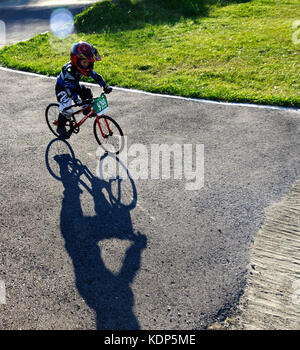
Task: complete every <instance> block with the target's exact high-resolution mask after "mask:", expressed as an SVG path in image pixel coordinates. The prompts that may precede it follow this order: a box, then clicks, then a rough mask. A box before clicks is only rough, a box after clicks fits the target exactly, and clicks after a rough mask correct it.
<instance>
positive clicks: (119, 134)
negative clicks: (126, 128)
mask: <svg viewBox="0 0 300 350" xmlns="http://www.w3.org/2000/svg"><path fill="white" fill-rule="evenodd" d="M105 119H106V120H107V121H109V124H110V125H109V126H110V127H113V126H114V127H115V128H114V130H115V131H114V134H115V133H117V135H115V137H116V136H117V137H119V142H118V146H117V147H114V146H113V148H114V150H112V147H111V146H107V145H108V144H109V145H111V144H110V143H105V140H107V139H108V138H110V137H111V136H113V135H110V136H108V137H107V139H105V138H103V137H102V135H101V132H100V129H99V126H98V122H97V118H96V119H95V121H94V136H95V139H96V141H97V142H98V144H99V145H100V146H101V147H102V148H103V149H104V151H105V152H106V153H109V154H114V155H116V154H119V153H120V152H121V151H122V150H123V148H124V145H125V140H124V134H123V131H122V129H121V127H120V126H119V124H118V123H117V122H116V121H115V120H114V119H113V118H111V117H109V116H107V115H102V116H101V117H99V122H100V123H101V122H102V121H104V120H105ZM102 124H103V123H102ZM98 134H99V136H98ZM106 135H107V132H106ZM114 140H116V139H114Z"/></svg>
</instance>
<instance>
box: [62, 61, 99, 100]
mask: <svg viewBox="0 0 300 350" xmlns="http://www.w3.org/2000/svg"><path fill="white" fill-rule="evenodd" d="M81 77H82V73H81V72H79V71H78V70H77V69H76V68H74V66H73V65H72V64H71V62H68V63H66V64H65V65H64V66H63V67H62V71H61V72H60V74H59V76H58V77H57V83H56V85H57V88H58V89H59V90H65V91H66V92H67V94H68V96H69V97H71V98H72V99H73V100H75V99H77V98H78V91H79V90H80V85H79V81H80V79H81ZM91 77H92V78H93V79H94V80H95V82H96V83H97V84H99V85H100V86H101V87H102V86H104V85H106V83H105V81H104V80H103V78H102V76H101V75H99V74H97V73H96V72H95V71H93V72H92V74H91Z"/></svg>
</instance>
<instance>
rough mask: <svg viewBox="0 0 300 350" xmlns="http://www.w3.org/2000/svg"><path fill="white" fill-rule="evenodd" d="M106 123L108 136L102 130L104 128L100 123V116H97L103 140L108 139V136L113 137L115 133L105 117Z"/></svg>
mask: <svg viewBox="0 0 300 350" xmlns="http://www.w3.org/2000/svg"><path fill="white" fill-rule="evenodd" d="M104 121H105V124H106V127H107V130H108V135H106V134H105V133H104V132H103V129H102V126H101V123H100V120H99V116H98V115H97V124H98V126H99V129H100V132H101V135H102V137H103V138H105V139H106V138H108V136H112V135H113V132H112V131H111V129H110V127H109V124H108V121H107V119H106V118H105V117H104Z"/></svg>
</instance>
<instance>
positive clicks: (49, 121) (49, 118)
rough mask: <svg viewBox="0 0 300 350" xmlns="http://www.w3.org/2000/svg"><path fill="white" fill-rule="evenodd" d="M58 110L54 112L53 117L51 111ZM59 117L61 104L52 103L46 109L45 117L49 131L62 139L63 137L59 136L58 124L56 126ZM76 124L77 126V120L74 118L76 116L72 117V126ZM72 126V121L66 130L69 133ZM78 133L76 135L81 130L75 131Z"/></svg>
mask: <svg viewBox="0 0 300 350" xmlns="http://www.w3.org/2000/svg"><path fill="white" fill-rule="evenodd" d="M53 107H55V108H56V109H57V111H54V115H51V116H50V113H49V111H50V110H51V108H52V110H53V109H55V108H53ZM56 115H57V118H56ZM58 115H59V104H58V103H50V104H49V105H48V107H47V108H46V111H45V117H46V122H47V125H48V127H49V129H50V130H51V132H52V133H53V134H54V135H55V136H56V137H58V138H61V136H60V135H59V134H58V132H57V131H56V129H57V124H54V122H55V121H57V120H58ZM73 123H75V124H76V119H75V118H74V115H72V124H73ZM72 124H71V121H70V122H69V124H68V125H66V129H67V131H69V130H70V129H71V128H72V126H71V125H72ZM75 130H76V132H75V133H78V132H79V128H78V129H75Z"/></svg>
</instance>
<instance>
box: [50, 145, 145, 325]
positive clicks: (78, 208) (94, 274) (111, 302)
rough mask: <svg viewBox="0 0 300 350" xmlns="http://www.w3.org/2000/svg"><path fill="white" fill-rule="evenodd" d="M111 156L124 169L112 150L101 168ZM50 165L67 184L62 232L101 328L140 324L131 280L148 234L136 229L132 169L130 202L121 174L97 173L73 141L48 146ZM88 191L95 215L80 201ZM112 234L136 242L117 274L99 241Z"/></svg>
mask: <svg viewBox="0 0 300 350" xmlns="http://www.w3.org/2000/svg"><path fill="white" fill-rule="evenodd" d="M55 144H56V145H57V144H60V145H63V146H64V151H62V152H57V151H55V150H54V152H53V151H52V152H51V148H53V146H54V145H55ZM54 149H55V147H54ZM108 158H110V161H114V162H117V163H118V165H119V166H121V167H123V168H125V167H124V165H123V164H122V162H121V161H120V160H119V159H118V158H115V157H111V156H108V155H104V156H102V157H101V158H100V167H101V163H102V164H103V163H104V162H105V161H106V160H107V159H108ZM46 166H47V168H48V171H49V172H50V174H51V175H52V176H54V177H55V178H56V179H57V180H60V181H61V183H62V185H63V199H62V205H61V212H60V229H61V234H62V236H63V238H64V241H65V248H66V250H67V252H68V254H69V256H70V257H71V259H72V263H73V267H74V273H75V280H76V287H77V289H78V291H79V293H80V295H81V297H82V298H83V299H84V301H85V302H86V304H87V305H88V306H89V307H90V308H91V309H92V310H94V312H95V314H96V323H97V324H96V328H97V329H118V330H119V329H139V328H140V326H139V322H138V320H137V318H136V316H135V315H134V312H133V305H134V295H133V292H132V290H131V288H130V284H131V283H132V282H133V280H134V278H135V276H136V273H137V272H138V270H139V268H140V265H141V254H142V252H143V250H144V249H145V248H146V245H147V238H146V236H145V235H143V234H141V233H140V232H137V233H135V232H134V229H133V226H132V220H131V216H130V211H131V210H132V209H133V208H134V207H135V205H136V202H137V193H136V188H135V185H134V182H133V180H132V178H131V177H130V175H129V173H128V171H127V174H128V180H129V183H130V186H131V187H132V200H131V203H130V204H128V203H126V204H123V203H122V191H121V190H120V189H121V186H122V179H121V178H119V177H118V176H117V177H116V178H114V179H109V180H108V181H106V180H104V179H100V178H99V177H96V176H94V175H93V174H92V172H91V171H90V170H89V169H88V167H86V166H84V165H83V164H82V163H81V162H80V161H79V160H78V159H76V158H75V155H74V152H73V150H72V148H71V146H70V145H69V144H68V143H67V142H66V141H62V140H59V139H54V140H52V141H51V142H50V143H49V145H48V147H47V150H46ZM125 170H126V169H125ZM112 182H114V183H115V182H117V187H118V188H119V190H118V191H117V194H116V193H113V191H112ZM127 182H128V181H127ZM83 191H87V192H88V193H89V194H90V196H91V198H92V200H93V202H94V212H95V215H94V216H85V215H84V214H83V210H82V205H81V201H80V195H81V194H82V193H83ZM107 239H120V240H129V241H130V242H131V245H130V247H129V248H128V249H127V250H126V253H125V257H124V259H123V262H122V266H121V268H120V271H119V272H118V273H117V274H116V273H113V272H112V271H111V270H110V269H109V268H107V267H106V265H105V263H104V261H103V259H102V256H101V251H100V246H99V242H100V241H102V240H107Z"/></svg>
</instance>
